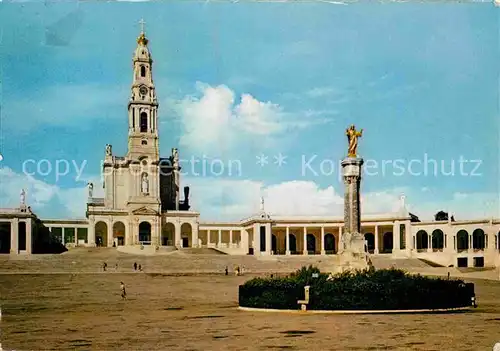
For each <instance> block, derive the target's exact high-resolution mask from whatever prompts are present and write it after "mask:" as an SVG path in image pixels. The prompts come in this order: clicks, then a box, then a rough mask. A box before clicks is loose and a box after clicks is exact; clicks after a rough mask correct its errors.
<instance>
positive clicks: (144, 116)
mask: <svg viewBox="0 0 500 351" xmlns="http://www.w3.org/2000/svg"><path fill="white" fill-rule="evenodd" d="M147 131H148V114H147V113H146V112H141V133H146V132H147Z"/></svg>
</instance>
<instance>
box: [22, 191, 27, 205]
mask: <svg viewBox="0 0 500 351" xmlns="http://www.w3.org/2000/svg"><path fill="white" fill-rule="evenodd" d="M24 205H26V191H25V190H24V189H21V206H24Z"/></svg>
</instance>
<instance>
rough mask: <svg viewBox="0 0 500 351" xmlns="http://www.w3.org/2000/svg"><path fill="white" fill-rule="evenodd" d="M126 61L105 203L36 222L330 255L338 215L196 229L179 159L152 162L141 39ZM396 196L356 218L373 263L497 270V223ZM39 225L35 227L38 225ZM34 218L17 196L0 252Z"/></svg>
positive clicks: (30, 237) (121, 238)
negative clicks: (123, 148) (126, 95)
mask: <svg viewBox="0 0 500 351" xmlns="http://www.w3.org/2000/svg"><path fill="white" fill-rule="evenodd" d="M137 43H138V44H137V48H136V50H135V52H134V56H133V82H132V88H131V97H130V100H129V103H128V124H129V128H128V152H127V154H126V155H125V156H123V157H119V156H115V155H113V152H112V147H111V145H107V146H106V149H105V159H104V165H103V179H104V190H105V191H104V193H105V195H104V198H95V197H93V185H92V184H89V198H88V204H87V212H86V217H87V219H84V220H42V221H41V223H43V226H45V227H46V228H48V230H49V231H50V232H52V234H53V235H54V236H56V237H58V238H59V241H60V242H61V243H62V244H63V245H65V246H68V247H69V246H77V245H81V246H99V247H100V246H105V247H106V246H107V247H112V246H116V247H117V248H118V249H120V250H122V251H127V250H132V251H133V250H134V249H137V248H140V249H146V250H154V251H161V250H166V249H169V250H173V249H184V248H214V249H217V250H220V251H223V252H225V253H228V254H235V255H247V254H251V255H256V256H261V255H262V256H265V255H284V256H290V257H292V256H294V255H335V254H336V253H337V251H338V248H339V243H340V242H341V237H342V230H343V226H344V219H343V218H341V217H313V216H308V217H297V216H295V217H277V216H273V215H272V214H269V213H267V212H266V211H265V209H264V205H263V203H262V204H261V210H260V212H259V213H257V214H255V215H254V216H250V217H249V218H246V219H243V220H241V221H237V222H232V223H229V222H226V223H221V222H200V220H199V213H197V212H195V211H191V210H190V206H189V189H188V188H184V189H183V193H184V199H183V200H182V201H181V199H180V192H181V191H180V166H179V163H178V160H179V159H178V151H177V150H176V149H172V154H171V155H170V156H169V157H167V158H161V157H160V155H159V137H158V129H157V126H158V101H157V97H156V91H155V86H154V82H153V76H152V64H153V61H152V59H151V54H150V51H149V48H148V40H147V38H146V37H145V34H144V33H141V35H140V36H139V38H138V39H137ZM411 219H412V216H411V215H410V214H409V213H408V211H407V209H406V206H405V203H404V198H402V202H401V205H400V210H399V211H398V212H395V213H388V214H379V215H372V216H363V218H362V220H361V230H362V233H363V234H364V236H365V239H366V244H367V250H368V251H369V252H370V253H371V254H373V255H391V256H392V257H396V258H405V257H406V258H421V259H426V260H429V261H432V262H435V263H438V264H441V265H444V266H449V265H454V266H499V265H500V239H499V236H500V219H498V218H497V219H492V218H490V219H477V220H473V221H451V220H447V221H432V222H412V220H411ZM37 221H38V222H37ZM39 222H40V220H38V219H37V217H36V215H35V214H34V213H33V212H32V211H31V209H30V208H29V207H27V206H26V204H25V203H24V199H23V198H22V200H21V204H20V207H19V208H17V209H0V253H10V254H30V253H36V249H34V245H35V242H36V239H35V238H36V237H38V236H39V235H38V234H39V233H40V229H39V225H35V223H39Z"/></svg>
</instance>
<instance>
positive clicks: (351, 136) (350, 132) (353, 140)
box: [345, 124, 363, 157]
mask: <svg viewBox="0 0 500 351" xmlns="http://www.w3.org/2000/svg"><path fill="white" fill-rule="evenodd" d="M345 134H346V135H347V140H348V142H349V148H348V149H347V157H357V154H356V149H357V148H358V138H359V137H362V136H363V129H361V130H360V131H359V132H358V131H357V130H356V127H354V124H352V125H351V126H350V127H349V128H347V129H346V131H345Z"/></svg>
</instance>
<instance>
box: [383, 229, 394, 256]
mask: <svg viewBox="0 0 500 351" xmlns="http://www.w3.org/2000/svg"><path fill="white" fill-rule="evenodd" d="M382 243H383V246H384V247H383V249H382V253H392V249H393V238H392V232H387V233H385V234H384V235H383V237H382Z"/></svg>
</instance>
